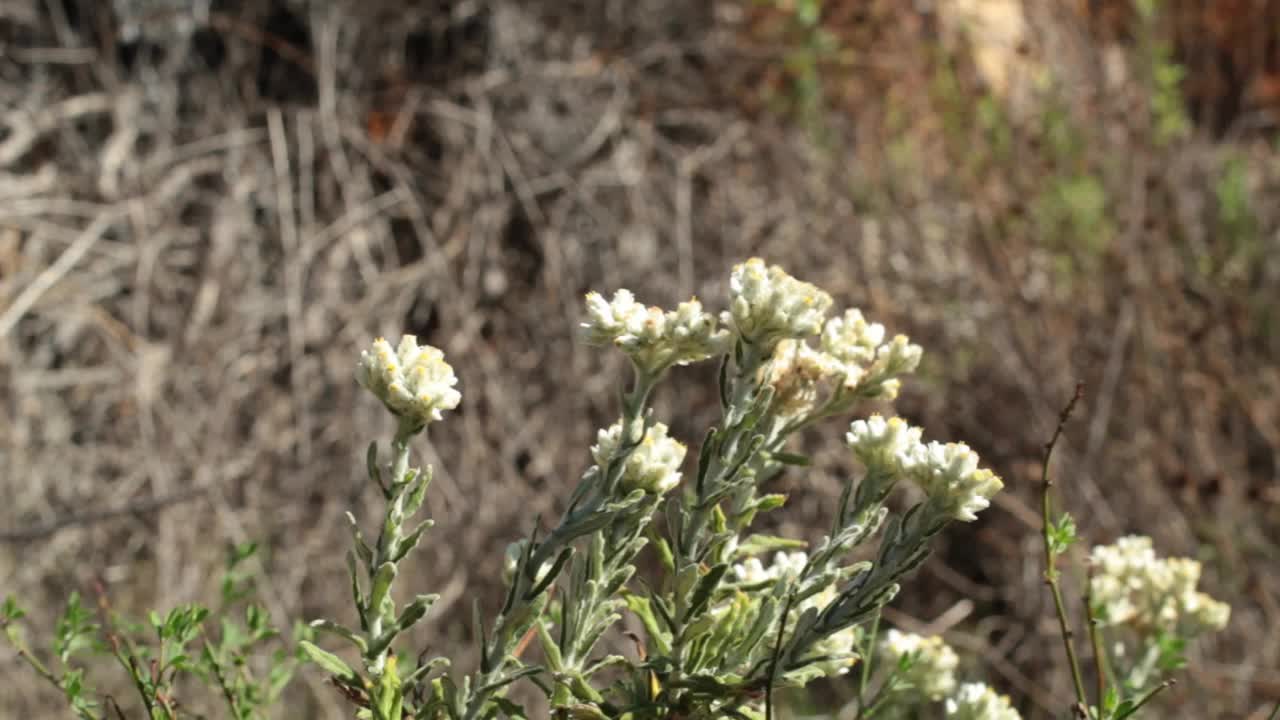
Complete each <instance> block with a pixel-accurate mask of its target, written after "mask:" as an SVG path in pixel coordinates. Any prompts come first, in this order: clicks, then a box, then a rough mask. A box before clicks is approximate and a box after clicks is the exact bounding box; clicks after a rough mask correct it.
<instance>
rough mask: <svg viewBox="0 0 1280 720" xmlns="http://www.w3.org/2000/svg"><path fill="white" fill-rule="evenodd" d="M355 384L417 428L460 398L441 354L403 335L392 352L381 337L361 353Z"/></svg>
mask: <svg viewBox="0 0 1280 720" xmlns="http://www.w3.org/2000/svg"><path fill="white" fill-rule="evenodd" d="M356 382H358V383H360V385H361V386H362V387H364V388H365V389H367V390H368V391H369V392H371V393H373V394H374V395H376V396H377V397H378V399H379V400H381V401H382V403H383V404H384V405H386V406H387V408H388V409H390V410H391V412H393V413H395V414H396V415H398V416H400V417H401V418H403V419H404V420H406V421H408V422H409V423H411V424H413V425H415V426H416V427H419V428H420V427H422V426H424V425H426V424H427V423H428V422H431V421H433V420H439V419H440V417H441V415H440V411H441V410H452V409H454V408H456V407H458V402H459V401H461V399H462V395H461V394H460V393H459V392H458V391H457V390H455V389H454V387H453V386H454V385H457V384H458V378H457V377H455V376H454V374H453V368H452V367H450V366H449V363H447V362H445V361H444V353H442V352H440V350H438V349H436V348H434V347H432V346H430V345H418V339H417V338H416V337H414V336H413V335H405V336H404V337H402V338H401V339H400V344H399V346H397V347H396V348H395V349H394V350H393V349H392V348H391V344H390V343H388V342H387V341H386V340H384V339H382V338H378V339H377V340H375V341H374V343H373V347H372V349H371V350H365V351H364V352H362V353H361V354H360V363H359V364H358V365H357V366H356Z"/></svg>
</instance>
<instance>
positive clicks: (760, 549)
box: [734, 535, 808, 557]
mask: <svg viewBox="0 0 1280 720" xmlns="http://www.w3.org/2000/svg"><path fill="white" fill-rule="evenodd" d="M807 546H808V543H806V542H805V541H803V540H796V539H794V538H786V537H780V536H778V535H751V536H750V537H748V538H747V539H745V540H743V541H742V542H741V543H739V544H738V550H737V552H735V553H734V556H735V557H751V556H752V555H764V554H767V553H771V552H776V551H778V550H796V549H802V548H805V547H807Z"/></svg>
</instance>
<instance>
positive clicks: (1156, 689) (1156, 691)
mask: <svg viewBox="0 0 1280 720" xmlns="http://www.w3.org/2000/svg"><path fill="white" fill-rule="evenodd" d="M1176 682H1177V681H1175V680H1165V681H1164V682H1162V683H1160V684H1159V685H1157V686H1155V687H1154V688H1151V692H1149V693H1147V694H1146V695H1143V696H1142V699H1141V700H1139V701H1138V702H1136V703H1134V704H1133V714H1134V715H1136V714H1137V711H1138V710H1139V709H1141V708H1142V706H1143V705H1146V704H1147V703H1149V702H1151V701H1152V700H1153V699H1154V698H1155V696H1156V695H1157V694H1159V693H1160V692H1161V691H1163V690H1165V689H1166V688H1169V687H1171V686H1173V685H1174V684H1176ZM1275 716H1276V714H1275V712H1272V713H1271V717H1272V718H1275Z"/></svg>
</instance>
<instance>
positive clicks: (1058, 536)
mask: <svg viewBox="0 0 1280 720" xmlns="http://www.w3.org/2000/svg"><path fill="white" fill-rule="evenodd" d="M1077 539H1078V538H1077V537H1076V521H1075V519H1074V518H1072V517H1071V515H1070V513H1063V514H1062V516H1061V517H1060V518H1058V522H1056V523H1050V525H1049V550H1050V552H1052V553H1053V554H1054V555H1061V554H1062V553H1064V552H1066V551H1067V548H1069V547H1071V546H1072V545H1073V544H1074V543H1075V542H1076V540H1077Z"/></svg>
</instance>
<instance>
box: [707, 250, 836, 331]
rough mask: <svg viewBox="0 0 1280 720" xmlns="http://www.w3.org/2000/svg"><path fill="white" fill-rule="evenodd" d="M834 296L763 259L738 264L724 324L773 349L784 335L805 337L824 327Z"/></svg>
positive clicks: (735, 268)
mask: <svg viewBox="0 0 1280 720" xmlns="http://www.w3.org/2000/svg"><path fill="white" fill-rule="evenodd" d="M830 307H831V296H830V295H828V294H827V293H825V292H823V291H822V290H821V289H819V288H818V287H816V286H814V285H811V284H809V283H807V282H802V281H800V280H797V279H795V278H794V277H792V276H790V275H788V274H787V272H786V271H785V270H783V269H782V268H780V267H778V266H777V265H774V266H772V267H767V266H766V265H765V263H764V261H763V260H761V259H760V258H751V259H750V260H748V261H746V262H745V263H740V264H738V265H735V266H734V268H733V273H732V275H730V277H729V310H727V311H726V312H724V313H723V314H722V315H721V320H722V321H723V322H724V324H725V325H727V326H729V327H731V328H732V329H733V331H734V332H735V333H737V335H738V336H739V337H741V338H742V339H743V340H744V341H746V342H747V343H751V344H757V345H760V346H762V347H764V348H766V350H770V351H771V350H772V348H773V345H774V344H775V343H777V342H778V341H779V340H782V339H784V338H803V337H807V336H809V335H816V334H817V333H818V332H819V331H821V330H822V321H823V319H824V318H825V317H826V314H827V310H828V309H830Z"/></svg>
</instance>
